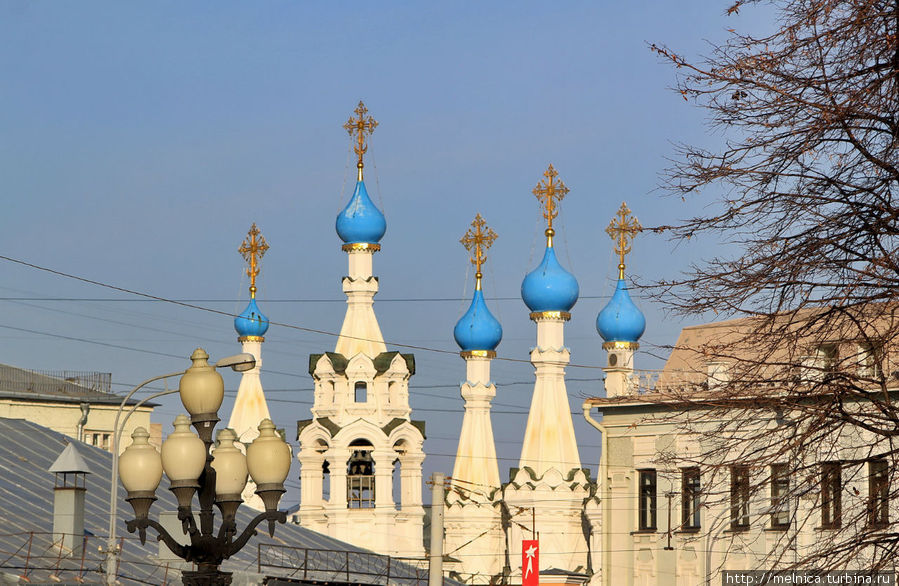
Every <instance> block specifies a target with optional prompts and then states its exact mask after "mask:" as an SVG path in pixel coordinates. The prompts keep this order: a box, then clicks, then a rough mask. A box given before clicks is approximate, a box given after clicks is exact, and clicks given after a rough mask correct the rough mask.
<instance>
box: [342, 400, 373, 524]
mask: <svg viewBox="0 0 899 586" xmlns="http://www.w3.org/2000/svg"><path fill="white" fill-rule="evenodd" d="M363 384H365V383H363ZM350 447H351V448H353V451H352V453H351V454H350V459H349V460H348V461H347V476H346V500H347V508H349V509H373V508H374V506H375V461H374V459H373V458H372V450H374V446H372V445H371V442H369V441H368V440H364V439H358V440H354V441H353V442H351V443H350Z"/></svg>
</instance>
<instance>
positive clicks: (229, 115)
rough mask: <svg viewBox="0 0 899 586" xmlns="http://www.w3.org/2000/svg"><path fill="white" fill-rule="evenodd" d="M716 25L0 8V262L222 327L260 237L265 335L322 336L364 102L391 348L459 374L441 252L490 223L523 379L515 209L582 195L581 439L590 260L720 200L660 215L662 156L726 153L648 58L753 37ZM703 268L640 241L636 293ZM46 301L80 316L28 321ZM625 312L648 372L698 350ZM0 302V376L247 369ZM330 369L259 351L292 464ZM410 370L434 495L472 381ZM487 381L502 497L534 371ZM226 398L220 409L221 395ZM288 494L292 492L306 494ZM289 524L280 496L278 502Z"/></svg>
mask: <svg viewBox="0 0 899 586" xmlns="http://www.w3.org/2000/svg"><path fill="white" fill-rule="evenodd" d="M724 8H725V5H724V4H720V5H719V4H717V3H715V4H713V3H709V2H700V1H695V0H691V1H684V2H676V3H673V2H625V3H619V2H598V1H593V2H558V3H545V2H514V3H513V2H496V3H475V2H469V3H428V4H425V3H413V2H378V3H361V2H341V3H337V2H334V3H326V2H265V3H245V2H232V1H217V2H191V3H183V2H153V3H150V2H144V3H122V2H113V1H110V2H81V3H74V2H72V3H59V2H49V1H33V0H6V1H5V2H2V3H0V80H2V83H0V137H2V138H0V178H2V189H3V193H4V196H3V202H4V210H3V214H2V216H0V229H2V236H0V241H2V248H0V254H2V255H3V256H6V257H11V258H15V259H21V260H25V261H28V262H31V263H34V264H37V265H41V266H46V267H50V268H53V269H56V270H60V271H64V272H67V273H71V274H75V275H79V276H83V277H85V278H89V279H93V280H97V281H102V282H106V283H110V284H114V285H117V286H120V287H125V288H129V289H134V290H139V291H143V292H146V293H150V294H153V295H158V296H160V297H165V298H175V299H200V300H204V301H201V302H198V304H199V305H203V306H206V307H211V308H214V309H217V310H221V311H226V312H229V313H238V312H239V311H241V310H242V309H243V307H244V306H245V304H246V297H247V290H246V287H247V285H248V283H247V279H246V277H245V275H244V273H243V270H244V265H243V261H242V259H241V257H240V255H239V254H238V253H237V247H238V246H239V245H240V243H241V241H242V239H243V238H244V236H245V234H246V232H247V230H248V228H249V226H250V224H251V223H252V222H256V223H257V224H258V225H259V227H260V229H261V230H262V232H263V234H264V236H265V237H266V238H267V240H268V241H269V244H270V245H271V249H270V250H269V252H268V254H267V255H266V256H265V259H264V261H263V265H262V271H263V272H262V275H261V277H260V281H259V289H260V292H259V303H260V307H261V308H262V310H263V312H265V313H267V315H268V316H269V317H270V318H271V319H272V320H273V321H276V322H282V323H286V324H292V325H296V326H302V327H308V328H314V329H320V330H326V331H329V332H336V331H338V330H339V328H340V323H341V320H342V317H343V311H344V305H343V300H344V297H343V295H342V293H341V287H340V278H341V277H342V276H343V275H344V274H345V270H346V261H345V255H344V254H343V253H342V252H341V251H340V241H339V240H338V238H337V236H336V234H335V232H334V218H335V216H336V214H337V212H338V211H339V210H340V209H341V208H342V207H343V205H345V202H346V200H347V199H348V198H349V195H350V193H351V189H352V184H353V181H354V179H355V169H354V165H353V161H352V160H351V158H350V156H349V155H350V143H349V139H348V137H347V136H346V134H345V131H344V130H343V129H342V128H341V125H342V124H343V123H344V122H345V121H346V119H347V118H348V117H349V115H350V114H351V113H352V110H353V108H354V107H355V105H356V103H357V102H358V101H359V100H360V99H363V100H365V103H366V105H367V106H368V107H369V109H370V112H371V114H372V115H373V116H374V117H375V118H376V119H377V120H378V121H379V122H380V126H379V127H378V129H377V131H376V133H375V135H374V137H373V138H372V140H371V143H370V144H371V148H370V155H371V156H370V157H369V158H368V159H367V166H366V183H367V185H368V188H369V193H370V194H371V195H372V197H373V198H374V200H375V201H376V202H377V203H378V205H379V206H380V207H381V209H382V210H383V211H384V212H385V214H386V216H387V223H388V224H387V226H388V227H387V235H386V236H385V238H384V239H383V241H382V246H383V249H382V252H381V253H379V254H378V255H376V257H375V274H377V275H378V276H379V277H380V283H381V291H380V293H379V295H378V298H377V299H378V301H377V302H376V311H377V313H378V316H379V319H380V322H381V328H382V331H383V332H384V335H385V338H386V339H387V340H388V345H390V342H397V343H403V344H412V345H418V346H425V347H428V348H435V349H440V350H451V351H453V350H455V349H456V347H455V345H454V343H453V340H452V328H453V325H454V324H455V321H456V319H458V317H459V316H460V315H461V313H462V312H463V311H464V309H465V308H466V306H467V303H468V302H467V300H461V299H460V298H464V297H469V296H470V294H471V287H472V280H473V275H472V272H471V270H470V265H469V263H468V257H467V254H466V252H465V250H464V249H463V248H462V246H461V245H460V244H459V243H458V240H459V238H460V237H461V236H462V234H463V233H464V232H465V230H466V229H467V227H468V225H469V223H470V222H471V220H472V219H473V217H474V215H475V213H477V212H480V213H481V214H482V215H483V216H484V217H485V219H486V220H487V222H488V223H489V225H490V226H491V227H492V228H493V229H494V230H495V231H496V232H497V233H498V234H499V239H498V240H497V242H496V244H495V245H494V247H493V249H491V251H490V253H489V260H488V262H487V265H486V266H485V275H486V277H485V293H486V295H487V298H488V304H489V305H490V307H491V309H492V310H493V312H494V314H495V315H496V316H497V317H498V318H499V319H500V321H501V322H502V324H503V327H504V330H505V337H504V341H503V343H502V344H501V346H500V348H499V352H500V356H501V357H508V358H514V359H519V360H520V359H526V358H527V356H528V351H529V349H530V347H531V346H532V345H533V343H534V339H535V330H534V325H533V324H532V323H531V322H530V321H529V320H528V319H527V309H526V308H525V306H524V304H523V303H522V302H521V300H520V298H519V287H520V284H521V279H522V278H523V276H524V275H525V274H526V273H527V272H528V271H529V270H531V269H532V268H533V267H534V266H536V264H537V263H538V261H539V259H540V256H541V253H542V252H541V248H542V236H541V235H542V223H541V222H542V220H541V219H540V216H539V211H538V209H537V202H536V200H535V198H534V197H533V195H532V194H531V189H532V188H533V186H534V185H535V184H536V183H537V182H538V181H539V180H540V178H541V174H542V173H543V171H544V170H545V169H546V166H547V165H548V164H549V163H552V164H553V165H554V166H555V167H556V168H557V169H558V170H559V172H560V178H561V179H562V180H564V181H565V183H566V184H567V185H568V187H569V188H570V189H571V192H570V193H569V195H568V197H567V198H566V199H565V201H564V202H563V203H562V213H561V216H560V222H559V225H558V226H557V228H558V230H557V231H558V233H559V237H558V238H557V242H558V246H559V250H560V260H561V262H562V263H563V265H564V266H566V267H567V268H568V269H569V270H571V271H572V272H573V273H574V274H575V275H576V277H577V278H578V280H579V282H580V287H581V295H582V298H581V300H580V301H579V303H578V304H577V306H575V308H574V310H573V312H572V313H573V318H572V321H571V323H570V325H569V326H568V328H567V341H568V343H569V346H570V348H571V351H572V362H573V363H576V364H579V365H584V366H592V367H594V368H571V369H569V371H568V376H569V378H570V379H571V380H570V382H569V387H568V388H569V394H570V396H571V398H572V400H571V402H572V408H573V410H574V411H576V412H577V411H579V409H580V402H581V397H584V396H590V395H595V394H597V393H598V392H599V389H600V385H601V383H600V382H599V381H598V380H595V379H597V378H598V377H599V376H600V375H601V371H599V370H597V369H596V368H595V367H596V366H599V365H601V364H602V363H603V361H604V353H603V352H602V350H601V340H600V338H599V336H598V335H597V334H596V331H595V327H594V322H595V319H596V315H597V313H598V312H599V310H600V309H601V308H602V306H603V304H604V303H605V299H606V298H607V296H608V295H609V294H610V293H611V292H612V290H613V279H614V278H615V277H616V273H615V266H616V264H617V259H616V258H615V257H614V255H613V253H612V243H611V240H609V239H608V237H607V236H606V235H605V233H604V229H605V227H606V226H607V225H608V223H609V220H610V219H611V217H612V215H613V214H614V213H615V211H616V210H617V208H618V206H619V205H620V203H621V201H623V200H626V201H627V202H628V204H629V205H630V207H631V209H632V210H633V211H634V213H635V214H636V215H637V217H638V218H639V220H640V222H641V223H642V224H643V225H644V226H654V225H660V224H666V223H670V222H672V221H673V220H674V219H676V218H678V217H685V216H687V215H690V214H692V213H696V212H697V211H698V210H700V209H701V207H702V206H703V205H707V204H708V202H709V201H711V200H712V198H713V197H714V193H708V194H704V196H703V198H704V199H700V200H698V201H690V202H682V201H681V200H680V199H671V198H665V197H663V196H662V194H661V193H659V192H658V190H657V185H658V183H659V179H658V174H659V173H660V171H661V170H662V169H663V168H664V167H665V165H666V162H665V158H666V157H669V156H672V154H673V144H674V143H676V142H679V141H686V142H693V143H698V144H707V145H713V144H716V143H718V142H720V141H721V140H722V137H721V136H720V135H718V134H715V133H712V132H710V131H709V129H708V128H707V127H706V125H705V123H704V121H703V118H702V113H701V112H700V111H699V110H698V109H696V108H695V107H694V106H692V105H691V104H688V103H687V102H685V101H684V100H683V99H682V98H681V97H680V96H679V95H678V94H676V93H674V92H671V91H670V90H668V89H667V88H669V87H670V86H671V85H672V84H673V83H674V81H675V77H674V76H675V72H674V71H673V70H672V69H671V68H670V67H668V66H667V65H665V64H663V63H660V62H659V60H658V59H657V57H656V56H655V55H654V54H653V53H652V52H651V51H650V50H649V49H648V44H649V43H652V42H656V43H665V44H668V45H669V46H671V47H672V48H673V49H674V50H675V51H678V52H681V53H684V54H687V55H692V56H696V55H699V54H701V53H703V52H707V51H708V50H709V46H708V44H707V41H713V42H714V41H720V40H721V39H723V38H725V35H726V34H727V33H726V29H727V28H739V29H749V30H753V29H757V27H759V26H764V24H765V22H764V14H761V13H759V12H758V11H753V10H750V11H749V12H748V13H746V14H742V15H738V16H729V17H727V16H724V14H723V13H724ZM714 246H715V243H714V242H696V243H690V244H689V245H686V246H680V247H676V248H675V247H673V246H672V245H671V243H669V242H668V241H667V240H666V239H665V238H664V237H662V236H658V235H652V234H644V235H641V236H640V237H639V239H638V240H637V242H636V244H635V246H634V252H633V254H632V255H631V257H630V258H629V259H628V267H629V273H633V274H635V275H637V276H639V277H640V278H643V279H649V278H655V277H661V276H666V275H673V274H675V272H676V271H679V270H682V269H684V268H686V267H687V266H688V264H689V262H690V261H693V260H696V259H698V258H701V257H702V256H704V255H708V254H710V253H711V252H713V250H714ZM47 297H50V298H54V299H59V298H65V299H76V300H73V301H69V300H65V301H62V300H54V301H40V300H36V299H38V298H47ZM11 298H16V299H11ZM23 298H25V299H23ZM112 298H114V299H115V300H110V299H112ZM88 299H89V300H88ZM96 299H101V300H99V301H98V300H96ZM447 299H448V300H447ZM212 300H218V301H212ZM402 300H406V301H402ZM637 300H638V304H639V305H641V307H642V308H643V310H644V312H645V313H646V315H647V321H648V326H647V332H646V335H645V336H644V349H645V350H647V351H648V352H649V353H655V354H660V355H661V356H662V357H663V356H664V352H663V351H661V350H655V349H654V346H661V345H665V344H672V343H674V341H675V339H676V336H677V333H678V331H679V330H680V328H681V327H682V326H683V325H688V324H687V323H682V322H681V321H679V320H678V319H677V318H674V317H672V316H668V315H665V314H664V313H663V312H662V311H661V309H660V308H658V307H656V306H654V305H653V304H650V303H648V302H646V301H642V302H641V301H640V300H639V294H637ZM0 303H2V304H3V309H4V312H3V317H0V347H2V349H3V358H2V362H5V363H9V364H13V365H16V366H21V367H26V368H36V369H53V370H60V369H73V370H98V371H106V372H112V373H113V381H114V383H115V387H114V388H115V390H117V391H125V390H127V389H128V388H130V386H131V385H134V384H136V383H137V382H139V381H141V380H143V379H145V378H148V377H150V376H154V375H156V374H160V373H163V372H168V371H172V370H177V369H179V368H182V367H186V366H187V356H188V355H189V354H190V352H191V351H192V350H193V348H194V347H196V346H198V345H202V346H204V347H205V348H207V350H208V351H209V352H210V354H212V355H213V357H214V358H215V357H221V356H224V355H227V354H232V353H235V352H237V351H239V345H238V344H237V342H236V334H235V333H234V330H233V326H232V323H231V320H230V319H229V318H228V317H225V316H220V315H215V314H210V313H206V312H202V311H198V310H191V309H185V308H181V307H177V306H173V305H169V304H164V303H156V302H148V301H145V300H137V299H135V298H134V297H132V296H128V295H124V294H118V293H114V292H112V291H109V290H105V289H102V288H98V287H96V286H91V285H87V284H84V283H78V282H75V281H72V280H69V279H64V278H60V277H58V276H53V275H50V274H47V273H42V272H40V271H36V270H34V269H31V268H26V267H23V266H21V265H17V264H14V263H11V262H9V261H0ZM48 334H49V335H48ZM60 336H64V337H65V338H62V337H60ZM72 338H75V339H72ZM334 342H335V339H334V338H333V337H332V336H327V335H316V334H310V333H307V332H303V331H299V330H296V329H290V328H284V327H277V326H273V327H272V328H271V329H270V330H269V333H268V335H267V336H266V343H265V346H264V350H263V352H264V356H263V358H264V363H265V370H266V371H265V372H264V374H263V385H264V386H265V388H266V389H268V390H269V392H268V397H269V400H270V407H271V408H272V410H273V412H274V413H275V419H276V423H277V424H278V425H279V426H280V427H285V428H287V429H288V437H290V438H291V439H293V437H294V430H295V423H296V420H297V419H303V418H306V417H308V408H309V402H310V401H311V391H310V389H311V381H310V378H309V376H308V374H307V372H306V370H307V366H308V354H309V353H311V352H322V351H325V350H332V349H333V346H334ZM159 354H162V355H159ZM415 354H416V358H417V362H418V374H417V375H416V376H415V377H414V379H413V381H412V403H413V409H414V416H415V417H416V418H419V419H425V420H426V421H427V422H428V436H429V439H428V441H427V443H426V445H425V448H426V451H427V452H428V453H429V454H430V455H429V457H428V459H427V461H426V464H425V471H426V474H430V472H432V471H435V470H441V471H444V472H446V473H450V472H451V471H452V460H453V458H452V456H453V454H454V452H455V447H456V443H455V435H456V434H457V433H458V429H459V426H460V424H461V410H462V399H461V398H460V396H459V391H458V383H459V381H460V380H461V379H462V378H463V377H464V363H463V361H462V360H461V359H460V358H458V356H454V355H452V354H448V353H438V352H428V351H421V350H420V351H416V352H415ZM175 356H183V357H184V358H183V359H181V358H175ZM637 360H638V364H637V366H638V368H640V367H642V368H660V367H661V364H662V362H661V360H660V359H659V358H654V357H653V356H651V355H647V354H646V353H641V354H639V355H638V358H637ZM494 376H495V379H496V382H497V385H498V394H497V398H496V401H495V402H496V405H497V406H496V407H495V410H496V411H497V412H498V413H497V414H496V415H495V416H494V426H495V431H496V437H497V441H498V446H497V447H498V451H499V455H500V457H501V458H503V460H502V461H501V465H500V468H501V470H502V471H503V476H505V474H506V472H505V471H506V469H507V468H508V467H511V466H515V465H516V464H517V456H518V451H519V449H520V442H521V438H522V436H523V434H524V425H525V421H526V415H524V414H523V413H524V412H525V411H526V410H527V406H528V404H529V399H530V391H531V388H532V386H531V383H532V381H533V370H532V368H531V367H530V365H528V364H523V363H518V362H504V361H497V362H496V363H495V365H494ZM582 379H588V380H582ZM226 380H227V384H228V389H229V390H230V391H231V395H232V397H233V392H234V390H236V387H237V383H238V379H237V378H236V375H231V376H229V377H228V378H227V379H226ZM181 410H182V409H181V406H180V404H178V403H177V399H176V400H174V401H173V402H165V403H164V404H163V406H162V407H160V408H159V409H158V410H157V415H158V416H157V418H156V419H157V421H160V422H165V423H166V426H167V427H169V423H170V421H171V420H172V419H173V418H174V416H175V415H176V414H177V413H178V412H180V411H181ZM228 410H229V405H228V403H227V402H226V406H225V408H223V410H222V413H223V414H225V413H227V412H228ZM223 418H226V416H224V415H223ZM575 423H576V426H577V434H578V439H579V442H580V444H581V445H582V448H581V458H582V460H583V464H584V465H588V466H595V464H596V461H597V460H598V455H599V449H598V443H599V442H598V434H596V433H595V432H594V431H593V430H592V429H591V428H588V427H587V426H586V425H584V424H583V423H582V417H581V416H580V415H576V416H575ZM292 477H293V482H294V483H295V484H296V483H298V479H297V472H296V470H295V471H294V472H293V473H292ZM296 498H297V492H296V490H293V491H291V493H290V494H289V495H288V497H287V501H288V502H290V501H293V502H295V501H296Z"/></svg>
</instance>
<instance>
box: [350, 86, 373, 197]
mask: <svg viewBox="0 0 899 586" xmlns="http://www.w3.org/2000/svg"><path fill="white" fill-rule="evenodd" d="M353 112H355V113H356V118H353V117H352V116H350V119H349V120H347V123H346V124H344V125H343V127H344V128H345V129H346V131H347V133H348V134H349V135H350V136H351V137H352V138H353V140H355V141H356V144H355V145H353V152H355V153H356V156H357V157H359V160H358V162H357V163H356V167H358V168H359V179H360V181H361V180H362V155H364V154H365V152H366V151H367V150H368V145H367V144H366V143H365V135H366V134H368V135H369V136H371V134H372V133H373V132H374V131H375V128H377V127H378V121H377V120H375V119H374V118H372V117H371V116H369V117H368V118H366V117H365V115H366V114H368V108H366V107H365V104H363V103H362V100H360V101H359V105H358V106H356V109H355V110H353Z"/></svg>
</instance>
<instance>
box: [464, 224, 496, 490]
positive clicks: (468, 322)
mask: <svg viewBox="0 0 899 586" xmlns="http://www.w3.org/2000/svg"><path fill="white" fill-rule="evenodd" d="M495 240H496V232H494V231H493V230H491V229H490V228H489V227H488V226H487V222H486V221H484V218H482V217H481V214H478V215H477V216H475V219H474V221H473V222H472V223H471V227H470V228H469V229H468V231H467V232H466V233H465V235H464V236H463V237H462V240H460V242H461V243H462V245H463V246H464V247H465V248H466V249H467V250H468V252H469V254H470V257H471V263H472V264H473V265H475V268H476V271H477V272H476V273H475V291H474V296H473V298H472V300H471V306H470V307H469V308H468V311H467V312H465V315H463V316H462V318H461V319H459V322H458V323H457V324H456V327H455V329H454V330H453V337H454V338H455V339H456V343H457V344H459V347H460V348H461V349H462V352H461V354H462V358H464V359H465V368H466V377H465V382H463V383H462V387H461V392H462V398H463V399H465V415H464V416H463V418H462V430H461V432H460V433H459V446H458V448H457V450H456V462H455V465H454V467H453V485H454V486H456V487H459V488H461V489H471V487H472V486H476V487H478V490H479V491H480V492H479V493H478V494H487V491H488V489H486V488H485V487H492V488H498V487H499V485H500V480H499V465H498V463H497V460H496V445H495V443H494V441H493V425H492V424H491V422H490V401H491V400H493V397H495V396H496V386H495V385H494V384H493V381H491V380H490V360H491V359H492V358H494V357H495V356H496V347H497V346H498V345H499V343H500V340H502V337H503V328H502V326H500V323H499V322H498V321H497V320H496V318H495V317H493V315H492V314H491V313H490V310H489V309H487V304H486V303H485V302H484V294H483V292H482V291H481V277H482V274H481V267H482V265H483V264H484V263H485V262H486V261H487V249H488V248H490V246H491V245H492V244H493V242H494V241H495Z"/></svg>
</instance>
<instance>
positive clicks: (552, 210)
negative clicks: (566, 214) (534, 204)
mask: <svg viewBox="0 0 899 586" xmlns="http://www.w3.org/2000/svg"><path fill="white" fill-rule="evenodd" d="M558 176H559V172H558V171H556V170H555V169H554V168H553V166H552V165H550V166H549V168H548V169H547V170H546V172H545V173H543V177H545V179H541V180H540V183H538V184H537V187H535V188H534V190H533V193H534V195H536V196H537V199H538V200H540V203H541V204H543V207H544V210H543V217H544V218H546V222H547V224H546V235H547V236H548V237H550V238H552V236H553V234H555V232H554V231H553V218H555V217H556V216H558V215H559V210H558V209H556V208H557V206H558V202H560V201H562V199H563V198H564V197H565V195H566V194H567V193H568V188H567V187H565V184H564V183H562V180H561V179H559V180H558V181H557V180H556V177H558Z"/></svg>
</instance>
